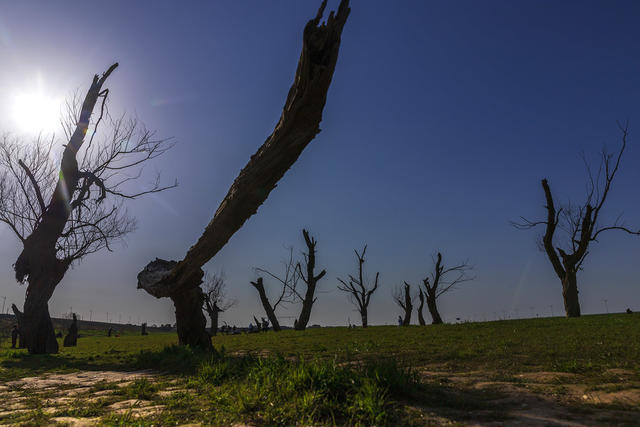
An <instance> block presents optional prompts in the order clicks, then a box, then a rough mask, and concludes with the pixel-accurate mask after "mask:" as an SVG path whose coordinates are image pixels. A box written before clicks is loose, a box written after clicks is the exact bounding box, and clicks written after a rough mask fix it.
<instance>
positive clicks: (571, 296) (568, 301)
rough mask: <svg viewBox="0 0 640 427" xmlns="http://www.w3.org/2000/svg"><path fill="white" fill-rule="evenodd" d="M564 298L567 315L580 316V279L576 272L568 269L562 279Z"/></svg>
mask: <svg viewBox="0 0 640 427" xmlns="http://www.w3.org/2000/svg"><path fill="white" fill-rule="evenodd" d="M562 298H563V299H564V311H565V313H566V315H567V317H580V301H579V300H578V281H577V278H576V273H575V272H571V271H567V272H566V273H565V276H564V278H563V280H562Z"/></svg>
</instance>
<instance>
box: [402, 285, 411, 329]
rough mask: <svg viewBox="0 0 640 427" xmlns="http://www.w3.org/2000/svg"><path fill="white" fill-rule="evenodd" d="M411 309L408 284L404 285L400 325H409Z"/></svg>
mask: <svg viewBox="0 0 640 427" xmlns="http://www.w3.org/2000/svg"><path fill="white" fill-rule="evenodd" d="M412 311H413V304H412V302H411V288H410V286H409V285H405V287H404V319H402V326H409V325H410V324H411V312H412Z"/></svg>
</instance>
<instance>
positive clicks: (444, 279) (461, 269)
mask: <svg viewBox="0 0 640 427" xmlns="http://www.w3.org/2000/svg"><path fill="white" fill-rule="evenodd" d="M472 269H473V267H472V266H470V265H469V264H468V263H467V262H466V261H465V262H463V263H460V264H457V265H454V266H453V267H446V266H445V265H444V264H443V263H442V254H441V253H440V252H438V255H437V256H436V259H435V260H434V270H433V273H431V277H426V278H425V279H424V280H423V281H422V283H423V285H424V289H425V295H426V297H427V308H428V309H429V313H430V314H431V319H432V322H431V323H432V324H434V325H438V324H441V323H442V317H440V312H439V311H438V304H437V302H438V298H440V297H441V296H442V295H443V294H445V293H447V292H449V291H453V290H455V289H457V288H458V286H459V285H461V284H462V283H464V282H468V281H470V280H473V279H474V277H470V276H469V275H468V273H469V271H470V270H472ZM429 279H431V280H429Z"/></svg>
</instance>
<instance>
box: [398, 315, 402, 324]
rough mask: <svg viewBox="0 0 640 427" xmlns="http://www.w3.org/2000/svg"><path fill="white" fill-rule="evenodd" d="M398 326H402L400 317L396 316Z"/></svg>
mask: <svg viewBox="0 0 640 427" xmlns="http://www.w3.org/2000/svg"><path fill="white" fill-rule="evenodd" d="M398 326H402V316H398Z"/></svg>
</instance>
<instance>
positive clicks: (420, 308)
mask: <svg viewBox="0 0 640 427" xmlns="http://www.w3.org/2000/svg"><path fill="white" fill-rule="evenodd" d="M418 298H419V299H420V305H419V306H418V323H419V324H420V326H424V325H426V324H427V322H425V321H424V316H423V315H422V309H423V307H424V293H423V292H422V289H419V292H418Z"/></svg>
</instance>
